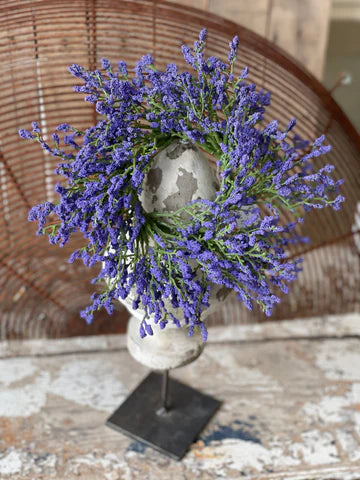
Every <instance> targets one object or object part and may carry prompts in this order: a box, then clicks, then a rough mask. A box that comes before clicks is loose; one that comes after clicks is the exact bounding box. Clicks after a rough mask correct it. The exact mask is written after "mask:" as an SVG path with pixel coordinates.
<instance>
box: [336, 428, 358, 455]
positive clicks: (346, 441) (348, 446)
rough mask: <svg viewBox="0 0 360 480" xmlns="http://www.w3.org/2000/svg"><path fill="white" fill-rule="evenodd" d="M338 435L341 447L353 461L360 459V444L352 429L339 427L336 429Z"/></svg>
mask: <svg viewBox="0 0 360 480" xmlns="http://www.w3.org/2000/svg"><path fill="white" fill-rule="evenodd" d="M336 437H337V440H338V442H339V445H340V447H341V448H342V450H343V452H344V453H345V454H346V455H347V456H348V457H349V460H350V461H351V462H356V461H357V460H360V445H359V443H358V442H357V441H356V440H355V438H354V435H353V432H352V431H351V430H345V429H341V430H340V429H339V430H337V431H336Z"/></svg>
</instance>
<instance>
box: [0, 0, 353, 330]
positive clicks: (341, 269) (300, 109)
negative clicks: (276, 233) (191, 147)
mask: <svg viewBox="0 0 360 480" xmlns="http://www.w3.org/2000/svg"><path fill="white" fill-rule="evenodd" d="M202 27H207V29H208V37H209V41H208V47H207V53H208V54H213V55H217V56H220V57H225V55H226V50H227V44H228V42H229V40H230V39H231V38H232V36H233V35H235V34H237V35H238V36H239V38H240V45H241V47H240V55H239V62H238V69H239V70H240V68H243V67H244V66H245V65H248V66H249V67H250V80H251V81H254V82H255V83H257V84H258V85H259V87H261V88H264V89H266V90H269V91H271V92H272V105H271V107H270V108H269V109H268V112H267V119H268V120H270V119H273V118H278V119H280V120H281V124H282V126H285V125H286V124H287V123H288V121H289V120H290V118H291V117H293V116H295V117H296V118H297V120H298V125H297V127H296V132H297V133H298V134H299V135H301V136H302V137H304V138H310V139H314V138H315V137H317V136H319V135H320V134H321V133H323V132H325V133H326V134H327V138H328V141H329V143H330V144H332V146H333V149H332V151H331V153H330V154H329V155H328V156H327V158H326V159H322V158H319V159H316V162H317V163H318V166H321V165H322V164H323V163H324V162H325V160H326V161H327V162H331V163H333V164H335V165H336V172H335V176H336V177H337V178H345V179H346V183H345V184H344V187H343V190H342V193H343V194H344V195H345V196H346V199H347V200H346V203H345V204H344V207H343V209H342V211H341V212H340V213H339V212H337V213H336V212H333V211H331V210H330V209H327V210H326V211H314V212H313V213H311V215H309V216H308V218H307V222H306V223H305V224H303V226H302V227H301V228H302V232H301V233H302V234H304V235H307V236H309V237H310V238H311V240H312V243H311V246H310V247H309V246H307V247H306V248H304V247H301V248H300V247H297V249H294V250H293V251H291V252H290V254H291V255H293V256H300V255H301V256H303V257H304V271H303V272H302V273H301V275H300V278H299V282H298V283H297V284H296V285H295V284H294V285H293V286H292V289H291V293H290V295H288V296H284V298H283V301H282V303H281V304H280V305H279V306H278V307H277V309H276V310H275V312H274V316H273V318H274V319H281V318H291V317H305V316H310V315H314V314H326V313H341V312H347V311H355V310H359V305H360V293H359V290H360V289H359V277H360V269H359V251H360V238H358V237H357V236H356V235H355V234H354V233H353V231H354V230H355V229H357V228H359V224H360V211H358V214H357V215H358V217H356V208H357V202H358V199H359V184H360V180H359V165H360V153H359V152H360V140H359V136H358V135H357V133H356V132H355V130H354V128H353V127H352V126H351V124H350V123H349V121H348V120H347V118H346V117H345V115H344V114H343V113H342V111H341V110H340V109H339V107H338V106H337V105H336V103H335V102H334V100H333V99H332V98H331V96H330V95H329V94H328V93H327V92H326V90H325V89H324V88H323V87H322V86H321V85H320V84H319V83H318V82H317V81H316V80H315V79H314V78H313V77H312V76H311V75H310V74H309V73H307V72H305V71H304V70H303V69H302V68H301V66H300V65H297V64H296V63H294V61H292V60H290V59H289V58H288V57H286V56H285V55H284V54H283V53H282V52H281V51H279V49H278V48H276V47H274V46H273V45H271V44H270V43H269V42H267V41H266V40H264V39H262V38H261V37H259V36H257V35H255V34H254V33H251V32H250V31H248V30H246V29H245V28H243V27H240V26H238V25H235V24H233V23H231V22H229V21H225V20H223V19H222V18H220V17H217V16H215V15H212V14H209V13H206V12H201V11H198V10H194V9H190V8H184V7H183V6H181V7H180V6H176V5H174V4H168V3H166V2H153V1H146V0H143V1H140V0H139V1H136V0H133V1H120V0H114V1H111V0H97V1H95V0H93V1H90V0H88V1H86V0H71V1H70V0H62V1H51V0H35V1H24V0H2V1H1V2H0V64H1V69H0V77H1V87H2V88H1V93H0V96H1V101H0V109H1V116H0V317H1V321H0V339H5V338H26V337H27V338H28V337H42V336H47V337H54V336H67V335H75V334H86V333H98V332H102V333H104V332H117V331H121V329H123V327H124V321H125V318H126V314H124V311H121V307H119V310H120V311H121V312H122V313H118V314H115V315H113V316H112V317H107V315H106V314H105V313H102V312H100V313H99V315H98V318H97V320H96V321H95V322H94V324H93V325H92V326H90V327H88V326H87V325H86V324H85V322H83V321H82V320H81V319H80V317H79V310H80V309H81V308H82V307H84V306H85V305H87V303H88V301H89V295H90V292H91V289H92V286H90V279H91V278H92V277H93V276H94V275H95V272H94V271H89V270H88V269H87V268H85V267H84V266H83V265H82V264H81V263H75V264H72V265H70V264H68V263H67V257H68V256H69V252H70V251H71V250H73V249H74V248H75V247H76V245H77V244H78V241H79V239H80V237H79V239H74V240H73V241H72V242H71V244H70V245H69V246H68V247H65V248H63V249H59V248H57V247H53V246H51V245H49V244H48V243H47V240H46V238H44V237H36V236H35V230H36V226H35V225H34V224H30V223H28V222H27V212H28V209H29V207H30V206H32V205H34V204H37V203H39V202H42V201H44V200H46V199H47V200H54V193H53V188H54V185H55V182H56V181H57V179H56V178H55V176H54V174H53V171H54V168H55V162H56V159H54V158H53V157H51V156H49V155H46V153H43V152H42V151H40V149H39V146H38V145H32V144H29V143H27V142H24V141H23V140H21V139H19V138H18V135H17V131H18V129H19V128H29V126H30V122H31V121H32V120H37V121H38V122H39V124H40V125H41V127H42V130H43V131H44V132H45V133H47V134H50V133H51V132H52V131H53V130H54V128H55V126H56V125H57V124H59V123H62V122H64V121H66V122H68V123H70V124H72V125H75V126H77V127H79V128H86V127H88V126H90V125H91V124H93V123H94V122H96V114H95V112H94V110H93V108H92V106H89V104H86V103H85V102H84V101H83V98H82V96H81V95H79V94H76V93H73V91H72V85H73V84H74V78H73V77H72V76H71V75H70V74H69V73H68V72H67V69H66V67H67V66H68V65H69V64H71V63H79V64H81V65H84V66H86V67H90V68H95V66H96V65H99V60H100V58H101V57H103V56H106V57H108V58H109V59H110V60H114V61H116V60H118V59H123V60H126V61H127V62H128V64H129V65H130V67H133V66H134V65H135V62H136V61H137V60H138V59H139V57H140V56H142V55H143V54H145V53H147V52H150V53H152V54H153V56H154V57H155V59H156V62H157V64H158V66H164V65H165V64H166V63H168V62H170V61H176V62H177V63H178V64H179V65H180V66H182V67H184V68H185V65H184V62H183V59H182V55H181V53H180V48H179V47H180V45H181V44H182V43H183V42H188V43H191V42H192V41H194V39H195V38H196V37H197V35H198V32H199V30H200V29H201V28H202ZM356 223H357V225H356ZM263 319H264V316H263V314H262V313H261V312H259V311H257V310H256V311H254V312H252V313H249V312H248V311H247V310H246V309H244V308H243V307H242V305H241V304H240V302H237V301H236V303H235V302H233V303H229V304H228V305H226V306H225V307H224V308H223V310H222V311H220V312H219V313H218V314H216V315H213V317H212V318H211V320H210V321H211V322H212V323H219V322H247V321H259V320H263Z"/></svg>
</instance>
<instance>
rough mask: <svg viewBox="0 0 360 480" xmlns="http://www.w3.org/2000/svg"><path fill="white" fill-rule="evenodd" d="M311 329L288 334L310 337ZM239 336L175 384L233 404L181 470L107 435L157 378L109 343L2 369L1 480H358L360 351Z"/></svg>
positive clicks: (49, 347)
mask: <svg viewBox="0 0 360 480" xmlns="http://www.w3.org/2000/svg"><path fill="white" fill-rule="evenodd" d="M338 320H339V321H341V323H339V325H341V324H342V319H338ZM344 322H345V323H346V324H347V326H348V330H344V332H343V333H345V332H346V331H353V332H356V334H357V335H358V333H359V327H358V325H359V324H358V323H356V322H358V317H356V316H352V317H350V316H349V317H348V318H346V319H344ZM314 323H315V324H316V322H314ZM302 324H303V325H302V326H301V325H299V324H298V325H297V327H298V329H300V330H301V331H299V330H298V331H297V330H296V328H295V326H294V324H292V328H293V332H290V333H288V334H289V335H295V336H296V335H300V334H301V335H304V332H306V331H307V329H306V327H305V322H302ZM351 325H353V327H351ZM249 327H250V326H246V328H249ZM255 327H260V328H266V327H268V325H262V326H258V325H257V326H253V330H252V331H251V330H249V331H248V338H258V335H259V332H256V330H255ZM334 327H335V323H334V324H333V326H332V330H330V331H329V332H328V333H329V334H330V333H331V331H334ZM278 328H279V329H281V325H279V324H278ZM288 328H291V326H290V325H286V329H285V331H286V330H287V329H288ZM318 328H319V323H317V324H316V328H315V332H316V331H317V329H318ZM351 328H354V330H352V329H351ZM224 330H226V329H224ZM310 330H311V328H310ZM238 333H239V332H237V333H236V331H235V332H234V331H232V330H229V336H230V337H231V341H232V343H228V344H227V345H226V346H225V345H219V344H216V343H209V344H208V346H207V347H206V349H205V351H204V353H203V354H202V355H201V356H200V358H199V359H198V360H197V361H196V362H194V363H192V364H191V365H189V366H187V367H185V368H182V369H178V370H176V371H174V372H173V373H172V375H173V376H174V377H175V378H177V379H178V380H180V381H183V382H184V383H187V384H189V385H192V386H196V388H199V389H200V390H202V391H203V392H205V393H208V394H210V395H213V396H215V397H217V398H219V399H220V400H222V401H223V404H222V406H221V408H220V410H219V412H218V413H217V415H216V416H215V418H214V419H213V420H212V421H211V423H210V424H209V425H208V427H207V428H206V429H205V430H204V432H203V433H202V434H201V436H200V438H199V440H198V441H197V442H196V443H194V444H193V445H192V447H191V448H190V451H189V452H188V453H187V455H186V456H185V458H184V459H183V461H182V462H175V461H173V460H170V459H168V458H166V457H164V456H162V455H161V454H160V453H157V452H156V451H154V450H152V449H150V448H146V447H145V446H144V445H142V444H140V443H138V442H133V441H131V440H129V439H128V438H127V437H125V436H123V435H122V434H120V433H117V432H115V431H113V430H111V429H109V428H106V427H105V426H104V422H105V420H106V418H107V417H108V416H109V415H110V414H111V412H112V411H113V410H114V409H115V408H117V406H118V405H119V403H121V401H122V400H123V399H124V398H125V397H126V396H127V394H128V393H129V392H130V391H132V389H133V388H134V387H135V386H136V385H137V384H138V383H139V382H140V381H141V380H142V379H143V378H144V376H145V375H146V373H147V371H146V368H144V367H142V366H141V365H139V364H137V363H136V362H135V361H134V360H133V359H132V358H131V357H130V356H129V354H128V353H127V351H126V350H125V349H124V344H123V343H121V342H120V343H118V344H117V343H116V341H115V342H114V341H113V339H110V341H109V342H108V344H107V346H108V347H109V350H107V349H106V342H104V338H100V339H99V338H94V339H89V338H86V339H84V338H83V339H80V338H79V339H69V340H68V341H67V342H69V344H71V343H72V347H73V348H74V347H75V348H78V349H79V352H78V353H71V352H70V351H69V350H68V349H67V347H66V343H65V341H64V340H61V341H56V342H60V343H61V348H58V350H57V353H56V349H55V348H54V343H53V341H43V342H42V345H43V350H44V352H48V355H44V356H42V357H34V358H29V357H27V358H3V359H1V360H0V431H1V436H0V478H1V479H4V480H6V479H10V478H11V480H20V479H21V480H30V479H31V480H40V479H45V478H46V479H47V480H48V479H52V478H54V479H55V478H56V479H57V480H65V479H66V480H73V479H75V478H78V477H80V478H86V479H87V480H91V479H96V480H97V479H99V480H103V479H110V480H116V479H129V480H132V479H138V478H139V479H140V478H141V479H143V478H144V479H145V478H146V480H162V479H164V480H166V479H169V478H174V479H178V478H179V479H180V478H183V479H191V480H192V479H197V480H210V479H211V480H213V479H214V478H226V479H229V480H231V479H234V480H235V479H236V480H238V479H239V478H244V480H255V479H256V480H280V479H282V480H283V479H285V478H286V479H287V480H310V479H317V480H320V479H321V480H330V479H331V480H335V479H336V480H355V479H359V472H360V416H359V405H360V370H359V368H358V365H359V364H360V348H359V347H360V339H359V338H335V337H333V338H328V339H317V338H314V337H313V338H312V339H311V338H309V339H303V340H292V339H287V340H286V341H282V340H279V339H278V340H276V341H258V342H257V343H256V345H255V344H254V343H251V342H248V343H244V342H242V343H241V344H240V343H236V342H235V341H234V335H236V334H237V335H238ZM268 334H269V332H267V334H266V335H268ZM229 336H228V337H229ZM122 338H123V337H122ZM238 338H239V339H240V340H241V337H238ZM223 339H226V335H225V336H224V337H223ZM265 339H266V336H265ZM85 342H89V344H88V346H89V345H90V344H91V347H92V348H93V349H94V351H93V352H92V353H90V352H89V351H88V352H86V350H85ZM60 343H58V346H59V345H60ZM97 344H98V346H99V350H98V351H95V349H96V346H97ZM113 347H116V348H118V349H117V350H111V348H113ZM2 351H3V349H2ZM29 352H30V350H28V353H29ZM64 352H67V355H66V356H65V355H64V354H63V353H64ZM35 353H38V351H36V352H35Z"/></svg>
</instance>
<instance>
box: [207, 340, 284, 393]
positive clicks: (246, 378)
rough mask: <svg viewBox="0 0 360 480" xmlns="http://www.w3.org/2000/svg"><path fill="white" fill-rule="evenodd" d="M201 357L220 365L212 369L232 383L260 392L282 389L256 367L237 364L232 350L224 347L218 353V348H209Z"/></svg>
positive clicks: (274, 380)
mask: <svg viewBox="0 0 360 480" xmlns="http://www.w3.org/2000/svg"><path fill="white" fill-rule="evenodd" d="M203 357H210V359H211V360H212V361H213V362H214V363H215V364H217V365H219V366H220V367H222V368H221V369H218V368H216V367H214V371H218V372H219V374H220V375H221V376H225V377H226V378H227V379H228V380H229V381H231V383H232V384H236V385H242V386H246V387H250V388H253V389H254V390H255V391H261V392H269V393H271V392H279V391H282V387H281V385H280V384H279V382H278V381H277V380H276V379H274V378H273V377H271V376H269V375H265V374H264V373H263V372H261V371H260V370H259V369H258V368H256V367H244V366H242V365H239V363H238V362H237V358H236V356H235V355H234V352H233V351H226V350H225V349H224V350H223V351H222V352H221V354H220V355H219V351H218V350H215V349H210V348H209V349H207V350H205V352H204V354H203ZM200 358H201V357H200ZM202 360H204V358H202Z"/></svg>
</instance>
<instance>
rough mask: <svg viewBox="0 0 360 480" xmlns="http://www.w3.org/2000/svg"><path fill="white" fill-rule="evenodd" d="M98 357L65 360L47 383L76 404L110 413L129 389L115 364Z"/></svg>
mask: <svg viewBox="0 0 360 480" xmlns="http://www.w3.org/2000/svg"><path fill="white" fill-rule="evenodd" d="M109 366H110V365H109V364H108V363H104V362H102V361H101V360H100V359H94V360H83V359H78V360H74V361H72V362H67V363H65V365H64V366H63V367H62V368H61V369H60V371H59V372H58V374H57V376H56V378H55V380H54V381H53V382H52V383H51V385H50V386H49V392H52V393H55V394H56V395H59V396H61V397H63V398H66V399H67V400H71V401H73V402H75V403H77V404H79V405H84V406H89V407H92V408H95V409H97V410H103V411H104V412H109V413H111V412H112V411H113V410H114V407H116V405H118V404H119V403H121V402H122V401H123V400H125V396H126V394H127V393H128V391H127V389H126V388H125V387H124V385H123V383H121V382H120V381H119V379H118V378H117V376H116V370H115V369H114V366H112V368H109Z"/></svg>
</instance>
